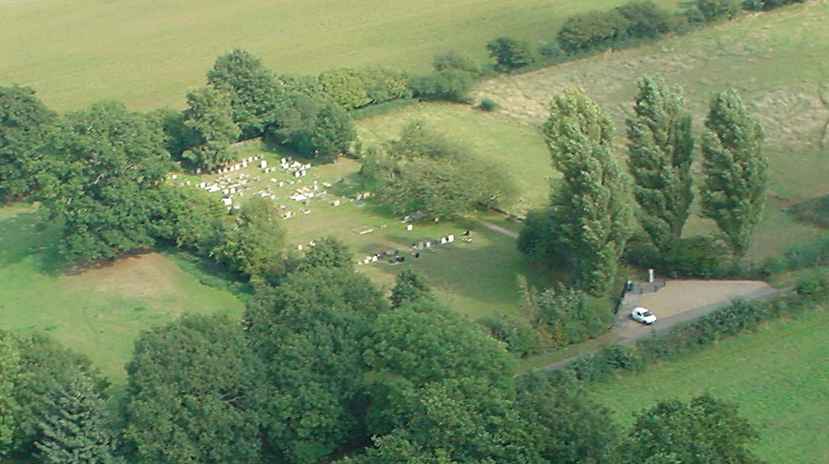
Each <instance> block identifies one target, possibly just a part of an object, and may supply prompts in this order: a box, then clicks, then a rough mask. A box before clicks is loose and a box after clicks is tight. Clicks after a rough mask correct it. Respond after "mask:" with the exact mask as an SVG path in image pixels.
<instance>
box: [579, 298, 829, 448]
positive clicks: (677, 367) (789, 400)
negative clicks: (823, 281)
mask: <svg viewBox="0 0 829 464" xmlns="http://www.w3.org/2000/svg"><path fill="white" fill-rule="evenodd" d="M827 326H829V310H826V309H825V308H824V309H822V310H820V311H816V312H812V313H808V314H805V315H803V316H801V317H799V318H798V319H795V320H781V321H775V322H773V323H770V324H768V325H767V326H765V327H763V328H762V329H760V330H759V331H758V332H756V333H753V334H745V335H740V336H739V337H736V338H731V339H727V340H724V341H722V342H720V343H718V344H717V345H715V346H714V347H712V348H709V349H706V350H705V351H702V352H700V353H696V354H693V355H690V356H687V357H683V358H681V359H677V360H675V361H671V362H666V363H663V364H660V365H658V366H655V367H653V368H650V369H648V370H647V371H645V372H644V373H641V374H639V375H625V376H622V377H621V378H619V379H618V380H615V381H612V382H610V383H607V384H602V385H598V386H595V387H594V388H592V394H593V396H594V397H595V398H596V399H598V400H599V401H600V402H601V403H603V404H605V405H606V406H607V407H609V408H610V409H611V410H613V411H614V412H615V413H616V415H617V416H618V418H619V419H621V420H622V421H623V422H624V423H625V424H626V425H629V424H630V423H632V421H633V416H634V414H635V413H637V412H638V411H640V410H642V409H643V408H647V407H650V406H652V405H653V404H654V403H656V402H657V401H659V400H662V399H669V398H680V399H688V398H690V397H692V396H696V395H699V394H702V393H704V392H709V393H711V394H713V395H714V396H716V397H718V398H721V399H725V400H728V401H732V402H734V403H737V404H738V405H739V407H740V413H741V414H742V415H743V416H744V417H746V418H748V419H749V420H750V421H751V422H752V423H753V424H754V426H755V427H756V428H757V429H758V431H759V432H760V435H761V439H760V441H758V442H757V443H756V444H755V446H754V447H753V448H754V449H755V450H756V452H757V453H758V454H759V455H760V456H761V457H762V458H764V459H765V460H766V461H767V462H774V463H792V464H823V463H826V462H829V440H827V439H829V431H827V428H826V414H827V411H829V389H827V386H829V369H827V365H829V364H827V363H829V344H827V343H826V327H827Z"/></svg>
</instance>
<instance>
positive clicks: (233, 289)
mask: <svg viewBox="0 0 829 464" xmlns="http://www.w3.org/2000/svg"><path fill="white" fill-rule="evenodd" d="M156 250H157V251H158V252H159V253H161V254H163V255H164V256H165V257H167V258H169V259H171V260H172V261H173V262H175V263H176V265H177V266H178V267H179V269H181V270H182V271H184V272H186V273H187V274H190V275H191V276H193V277H194V278H196V280H198V281H199V283H200V284H202V285H204V286H205V287H210V288H215V289H219V290H225V291H227V292H229V293H231V294H232V295H234V296H236V297H237V298H239V299H240V300H242V301H245V302H246V301H247V299H248V298H250V297H251V296H252V295H253V293H254V288H253V286H252V285H251V284H250V282H249V281H248V280H247V279H246V278H245V277H244V276H243V275H241V274H239V273H236V272H233V271H231V270H229V269H227V267H225V266H224V265H222V264H221V263H218V262H216V261H214V260H212V259H209V258H206V257H203V256H197V255H194V254H191V253H188V252H186V251H183V250H181V249H178V248H176V247H174V246H171V245H164V246H159V247H157V248H156Z"/></svg>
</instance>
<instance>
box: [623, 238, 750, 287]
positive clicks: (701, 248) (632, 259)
mask: <svg viewBox="0 0 829 464" xmlns="http://www.w3.org/2000/svg"><path fill="white" fill-rule="evenodd" d="M624 259H625V262H627V263H628V264H631V265H634V266H638V267H642V268H650V269H655V270H656V271H657V272H658V273H659V274H662V275H666V276H669V277H673V278H678V277H698V278H703V279H714V278H725V277H752V276H754V274H755V269H754V268H753V267H751V266H750V265H748V264H744V263H740V262H736V261H734V260H733V259H732V258H731V254H730V253H729V251H728V249H727V247H726V246H725V244H723V243H722V242H721V241H719V240H717V239H715V238H712V237H704V236H699V237H691V238H683V239H680V240H677V241H676V242H675V243H674V244H673V246H672V247H671V248H670V250H668V251H667V252H664V253H663V252H660V251H659V250H657V248H656V247H655V246H653V244H652V243H650V241H648V240H647V239H645V238H643V237H638V238H636V239H634V240H631V241H630V242H629V243H628V247H627V249H626V250H625V255H624Z"/></svg>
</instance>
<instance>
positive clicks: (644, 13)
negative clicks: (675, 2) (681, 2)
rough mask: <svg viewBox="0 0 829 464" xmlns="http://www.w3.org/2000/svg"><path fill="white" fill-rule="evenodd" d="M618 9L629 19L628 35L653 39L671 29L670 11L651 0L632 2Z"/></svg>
mask: <svg viewBox="0 0 829 464" xmlns="http://www.w3.org/2000/svg"><path fill="white" fill-rule="evenodd" d="M616 11H618V12H619V14H621V15H622V16H623V17H624V18H625V19H626V20H627V21H628V27H627V30H626V33H627V36H628V37H637V38H649V39H653V38H656V37H658V36H660V35H662V34H666V33H668V32H670V31H671V14H670V12H668V10H665V9H663V8H661V7H659V6H658V5H657V4H656V3H654V2H652V1H650V0H645V1H634V2H630V3H627V4H625V5H622V6H620V7H618V8H617V9H616Z"/></svg>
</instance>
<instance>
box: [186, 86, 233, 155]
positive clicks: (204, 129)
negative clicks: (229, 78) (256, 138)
mask: <svg viewBox="0 0 829 464" xmlns="http://www.w3.org/2000/svg"><path fill="white" fill-rule="evenodd" d="M232 112H233V107H232V100H231V98H230V96H229V95H228V94H227V93H225V92H224V91H222V90H216V89H214V88H211V87H205V88H202V89H198V90H194V91H192V92H190V93H188V94H187V109H186V110H185V111H184V125H185V126H186V127H188V128H190V130H192V131H193V134H194V137H193V138H194V142H193V146H192V147H191V148H190V149H188V150H186V151H184V153H183V155H182V156H183V157H184V159H186V160H188V161H189V162H190V163H191V164H192V165H193V167H195V168H200V169H204V170H212V169H215V168H217V167H219V166H221V165H223V164H225V163H228V162H230V161H232V160H233V159H234V154H233V153H232V152H231V151H230V144H232V143H233V142H235V141H236V139H238V138H239V126H237V125H236V123H235V122H234V121H233V114H232Z"/></svg>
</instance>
